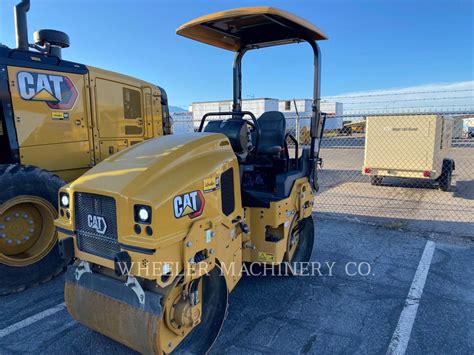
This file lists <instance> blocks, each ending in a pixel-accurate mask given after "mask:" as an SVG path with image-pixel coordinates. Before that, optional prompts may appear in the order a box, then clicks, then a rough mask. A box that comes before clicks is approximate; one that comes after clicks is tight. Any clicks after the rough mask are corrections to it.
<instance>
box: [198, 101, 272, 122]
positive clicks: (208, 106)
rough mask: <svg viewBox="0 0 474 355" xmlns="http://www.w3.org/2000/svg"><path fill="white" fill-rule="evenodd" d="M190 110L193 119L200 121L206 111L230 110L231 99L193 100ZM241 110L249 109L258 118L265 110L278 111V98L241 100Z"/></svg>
mask: <svg viewBox="0 0 474 355" xmlns="http://www.w3.org/2000/svg"><path fill="white" fill-rule="evenodd" d="M191 111H192V113H193V118H194V121H196V122H200V121H201V118H202V116H204V114H206V113H209V112H230V111H232V101H231V100H226V101H207V102H193V104H192V110H191ZM242 111H250V112H252V113H253V114H254V115H255V117H257V118H258V117H260V115H261V114H262V113H264V112H266V111H278V100H277V99H270V98H266V97H264V98H258V99H248V100H242Z"/></svg>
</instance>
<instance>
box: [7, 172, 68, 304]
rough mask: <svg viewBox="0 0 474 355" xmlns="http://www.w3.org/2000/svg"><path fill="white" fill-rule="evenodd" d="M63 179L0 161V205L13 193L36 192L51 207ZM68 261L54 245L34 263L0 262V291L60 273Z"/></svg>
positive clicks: (11, 290)
mask: <svg viewBox="0 0 474 355" xmlns="http://www.w3.org/2000/svg"><path fill="white" fill-rule="evenodd" d="M64 184H65V182H64V181H63V180H61V179H60V178H59V177H58V176H56V175H54V174H52V173H50V172H48V171H45V170H42V169H40V168H37V167H34V166H27V165H19V164H12V165H0V205H1V204H3V203H5V202H6V201H8V200H10V199H12V198H14V197H17V196H22V195H26V196H36V197H40V198H42V199H44V200H46V201H48V202H49V203H50V204H51V205H52V206H53V207H54V208H55V209H57V203H58V190H59V189H60V188H61V186H63V185H64ZM67 263H68V261H65V260H64V259H62V258H61V257H60V256H59V252H58V246H57V243H56V245H55V246H54V247H53V248H52V249H51V251H50V252H49V254H47V255H46V256H45V257H43V258H42V259H41V260H39V261H37V262H36V263H34V264H31V265H28V266H23V267H16V266H9V265H5V264H2V263H1V262H0V295H7V294H10V293H13V292H18V291H22V290H24V289H25V288H28V287H32V286H35V285H38V284H40V283H43V282H45V281H48V280H50V279H51V278H53V277H54V276H56V275H58V274H60V273H61V272H62V271H63V270H64V268H65V266H66V265H67Z"/></svg>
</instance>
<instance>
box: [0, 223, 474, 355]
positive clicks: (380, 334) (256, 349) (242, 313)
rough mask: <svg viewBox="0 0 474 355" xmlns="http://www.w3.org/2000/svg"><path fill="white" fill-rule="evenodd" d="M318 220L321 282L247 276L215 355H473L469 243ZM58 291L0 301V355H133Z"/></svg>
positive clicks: (472, 253) (58, 285) (44, 288)
mask: <svg viewBox="0 0 474 355" xmlns="http://www.w3.org/2000/svg"><path fill="white" fill-rule="evenodd" d="M316 222H317V224H316V243H315V249H314V251H313V261H317V262H319V263H320V264H321V268H320V272H321V275H320V276H319V275H318V274H317V273H316V275H317V276H301V277H270V276H266V277H265V276H260V277H245V278H244V279H243V280H242V281H241V282H240V283H239V285H238V286H237V288H236V289H235V291H234V292H233V293H232V294H231V296H230V301H229V315H228V318H227V320H226V323H225V326H224V328H223V330H222V333H221V335H220V337H219V338H218V340H217V342H216V344H215V346H214V348H213V350H212V353H213V354H222V353H226V354H241V353H246V354H270V353H271V354H286V353H300V354H313V353H317V354H327V353H361V354H362V353H363V354H373V353H386V352H387V350H388V349H389V347H391V348H392V349H394V348H393V347H394V346H396V347H397V346H398V348H395V349H403V348H404V347H405V348H406V350H407V353H409V354H414V353H433V354H446V353H459V354H472V353H473V351H474V330H473V329H474V270H473V268H472V260H473V259H474V248H473V245H474V242H473V240H472V239H469V238H462V237H453V236H447V235H442V234H434V233H430V234H419V233H416V232H410V231H406V230H400V229H398V228H393V226H391V225H385V226H384V225H372V224H365V223H357V222H354V221H350V220H341V219H327V218H321V217H317V219H316ZM357 266H361V267H360V270H359V271H360V272H358V267H357ZM346 268H347V270H346ZM423 276H424V277H425V278H424V279H423ZM62 288H63V279H62V277H58V278H56V279H54V280H53V281H51V282H49V283H47V284H44V285H41V286H39V287H36V288H34V289H30V290H27V291H25V292H23V293H20V294H16V295H10V296H6V297H2V298H0V314H1V315H2V316H1V317H0V354H20V353H21V354H24V353H41V354H46V353H47V354H64V353H65V352H67V353H70V354H84V353H96V354H110V353H114V354H131V353H133V352H132V351H130V350H129V349H127V348H125V347H123V346H121V345H120V344H117V343H115V342H114V341H112V340H110V339H108V338H106V337H104V336H102V335H100V334H97V333H95V332H93V331H91V330H89V329H87V328H85V327H83V326H82V325H79V324H77V323H76V322H75V321H74V320H72V319H71V318H70V316H69V314H68V313H67V311H66V310H65V309H64V306H63V304H62V302H63V289H62ZM409 295H410V296H409ZM410 330H411V331H410ZM394 333H395V336H394Z"/></svg>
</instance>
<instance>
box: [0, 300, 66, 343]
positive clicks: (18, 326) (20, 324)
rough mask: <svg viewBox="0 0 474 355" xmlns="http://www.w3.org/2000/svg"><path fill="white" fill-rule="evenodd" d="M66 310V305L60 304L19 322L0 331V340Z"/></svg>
mask: <svg viewBox="0 0 474 355" xmlns="http://www.w3.org/2000/svg"><path fill="white" fill-rule="evenodd" d="M65 308H66V305H65V304H64V303H60V304H58V305H57V306H54V307H51V308H48V309H47V310H44V311H43V312H40V313H37V314H35V315H33V316H31V317H28V318H26V319H23V320H21V321H19V322H18V323H15V324H12V325H10V326H8V327H6V328H3V329H1V330H0V338H4V337H6V336H7V335H9V334H11V333H14V332H16V331H18V330H20V329H23V328H25V327H28V326H30V325H32V324H34V323H36V322H38V321H40V320H42V319H44V318H46V317H49V316H51V315H53V314H55V313H58V312H60V311H62V310H63V309H65Z"/></svg>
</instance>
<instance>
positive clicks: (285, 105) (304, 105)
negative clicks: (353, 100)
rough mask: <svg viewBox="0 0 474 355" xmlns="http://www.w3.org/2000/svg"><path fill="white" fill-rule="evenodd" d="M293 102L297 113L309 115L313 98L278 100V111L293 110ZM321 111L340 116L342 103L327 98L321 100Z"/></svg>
mask: <svg viewBox="0 0 474 355" xmlns="http://www.w3.org/2000/svg"><path fill="white" fill-rule="evenodd" d="M295 103H296V108H297V109H298V113H299V114H300V115H301V114H304V115H311V110H312V104H313V100H311V99H296V100H280V101H279V102H278V111H280V112H283V113H285V112H295V111H296V110H295ZM320 109H321V112H324V113H327V114H328V115H331V116H341V115H342V113H343V111H342V103H341V102H335V101H328V100H321V107H320Z"/></svg>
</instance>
